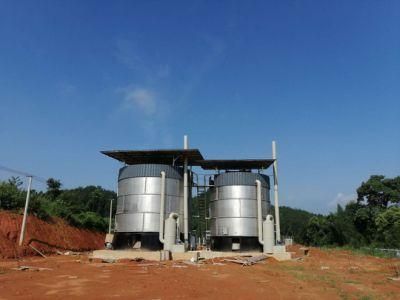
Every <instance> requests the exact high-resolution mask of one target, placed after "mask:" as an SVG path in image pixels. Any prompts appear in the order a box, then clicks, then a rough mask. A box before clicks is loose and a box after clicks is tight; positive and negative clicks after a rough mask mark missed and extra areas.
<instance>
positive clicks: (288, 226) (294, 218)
mask: <svg viewBox="0 0 400 300" xmlns="http://www.w3.org/2000/svg"><path fill="white" fill-rule="evenodd" d="M272 214H273V215H274V207H272ZM279 215H280V223H281V234H282V235H283V236H287V237H293V238H294V240H295V241H297V242H302V241H303V236H304V234H305V229H306V227H307V224H308V222H309V221H310V219H311V218H312V217H316V216H320V217H322V216H321V215H317V214H314V213H311V212H308V211H306V210H302V209H298V208H291V207H288V206H281V207H279Z"/></svg>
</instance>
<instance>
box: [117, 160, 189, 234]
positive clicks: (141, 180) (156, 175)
mask: <svg viewBox="0 0 400 300" xmlns="http://www.w3.org/2000/svg"><path fill="white" fill-rule="evenodd" d="M161 171H164V172H165V175H166V176H165V177H166V178H165V191H166V196H165V219H166V218H167V217H168V215H169V214H170V213H171V212H175V213H178V214H179V221H180V222H182V224H181V225H180V228H182V229H183V179H182V170H181V168H178V167H173V166H169V165H161V164H137V165H130V166H126V167H123V168H121V169H120V171H119V176H118V200H117V210H116V215H115V232H118V233H156V232H159V229H160V195H161Z"/></svg>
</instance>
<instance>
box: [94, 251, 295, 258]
mask: <svg viewBox="0 0 400 300" xmlns="http://www.w3.org/2000/svg"><path fill="white" fill-rule="evenodd" d="M197 253H199V257H200V258H203V259H211V258H218V257H234V256H257V255H261V254H262V253H261V252H219V251H205V250H204V251H188V252H183V253H172V259H173V260H190V259H191V258H195V259H196V257H197V255H198V254H197ZM268 256H271V257H273V258H275V259H276V260H278V261H282V260H290V259H291V254H290V252H280V253H274V254H272V255H268ZM91 258H98V259H111V260H119V259H137V258H143V259H146V260H155V261H159V260H160V251H140V250H95V251H93V252H92V254H91Z"/></svg>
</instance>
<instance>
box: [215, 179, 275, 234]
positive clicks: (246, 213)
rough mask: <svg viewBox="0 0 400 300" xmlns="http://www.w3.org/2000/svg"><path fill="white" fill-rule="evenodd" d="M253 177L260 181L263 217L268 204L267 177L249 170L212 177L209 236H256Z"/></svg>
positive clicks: (255, 196)
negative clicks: (213, 179) (213, 184)
mask: <svg viewBox="0 0 400 300" xmlns="http://www.w3.org/2000/svg"><path fill="white" fill-rule="evenodd" d="M232 174H235V175H232ZM225 177H227V178H225ZM260 178H262V180H260ZM256 179H258V180H260V181H261V182H262V188H261V200H262V203H261V207H262V215H263V217H265V216H266V215H267V212H268V210H269V206H270V204H269V202H270V199H269V177H268V176H266V175H263V174H256V173H250V172H232V173H222V174H219V175H218V176H217V177H216V180H215V187H214V188H212V190H211V201H210V216H211V221H210V230H211V236H212V237H223V236H226V237H257V236H258V231H257V230H258V228H257V195H256V194H257V193H256V184H255V180H256ZM240 180H242V181H243V184H241V181H240ZM251 182H252V183H251ZM229 183H232V184H231V185H229ZM250 183H251V184H250Z"/></svg>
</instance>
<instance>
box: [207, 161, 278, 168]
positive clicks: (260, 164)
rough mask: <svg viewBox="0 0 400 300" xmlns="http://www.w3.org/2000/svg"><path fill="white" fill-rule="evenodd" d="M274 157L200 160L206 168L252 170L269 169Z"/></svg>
mask: <svg viewBox="0 0 400 300" xmlns="http://www.w3.org/2000/svg"><path fill="white" fill-rule="evenodd" d="M273 163H274V160H273V159H207V160H202V161H200V162H199V165H200V166H201V167H202V168H203V169H205V170H251V169H267V168H268V167H269V166H271V165H272V164H273Z"/></svg>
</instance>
